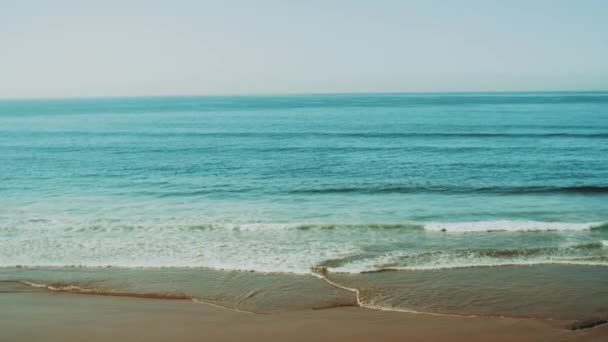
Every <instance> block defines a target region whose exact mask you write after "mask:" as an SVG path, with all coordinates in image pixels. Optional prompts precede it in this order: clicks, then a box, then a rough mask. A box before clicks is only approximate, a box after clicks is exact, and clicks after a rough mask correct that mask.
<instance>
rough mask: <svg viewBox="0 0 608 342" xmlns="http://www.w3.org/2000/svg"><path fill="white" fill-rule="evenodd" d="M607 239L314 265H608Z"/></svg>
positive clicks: (363, 269)
mask: <svg viewBox="0 0 608 342" xmlns="http://www.w3.org/2000/svg"><path fill="white" fill-rule="evenodd" d="M606 247H607V244H606V241H593V242H587V243H580V244H574V245H568V246H562V247H535V248H512V249H499V248H470V249H455V250H445V251H429V252H419V253H403V252H393V253H389V254H385V255H380V256H378V255H370V254H359V255H350V256H346V257H343V258H337V259H329V260H326V261H324V262H321V263H319V264H318V265H316V266H315V267H313V269H312V271H314V270H315V269H316V268H321V269H325V270H328V271H331V272H338V273H369V272H385V271H398V270H408V271H416V270H438V269H455V268H472V267H498V266H526V265H539V264H572V265H601V266H606V265H608V249H607V248H606Z"/></svg>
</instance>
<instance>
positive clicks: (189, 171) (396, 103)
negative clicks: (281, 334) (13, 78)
mask: <svg viewBox="0 0 608 342" xmlns="http://www.w3.org/2000/svg"><path fill="white" fill-rule="evenodd" d="M18 266H19V267H18ZM75 266H77V267H75ZM107 266H110V267H109V268H108V267H107ZM0 267H2V271H0V279H4V280H6V281H9V280H10V281H17V280H19V281H26V280H27V281H28V282H33V281H34V280H36V281H37V282H36V284H39V283H41V282H42V283H43V282H44V281H45V280H53V281H62V282H64V283H66V282H68V281H69V280H72V281H76V280H78V281H81V280H82V279H86V281H88V282H89V283H87V284H89V285H90V282H97V285H95V286H102V285H103V286H106V287H110V285H108V284H113V285H112V286H113V288H114V287H118V288H119V287H121V286H122V287H124V288H126V289H132V290H133V291H135V289H138V290H141V289H140V287H141V286H142V285H141V284H142V283H146V284H153V286H152V285H150V286H152V287H153V290H154V291H155V292H163V293H164V292H167V291H169V290H171V291H172V290H173V289H174V288H175V286H176V285H175V284H183V283H188V284H189V285H187V286H186V285H184V286H183V287H180V288H179V291H181V292H184V291H186V290H187V291H189V293H196V294H197V296H199V297H197V298H203V297H205V296H206V297H205V298H206V300H208V301H211V302H214V303H216V304H218V303H219V304H218V305H220V304H221V303H223V302H222V301H226V300H228V301H230V299H229V298H233V297H234V298H233V302H231V303H234V302H237V303H241V302H243V301H244V299H247V300H248V302H249V303H253V302H254V300H257V301H260V303H258V306H257V308H258V309H257V311H264V312H266V311H268V312H273V311H274V310H275V309H276V308H278V307H281V308H283V306H281V305H287V304H289V305H295V307H294V308H304V307H307V306H306V305H305V304H301V305H300V304H297V303H300V302H302V303H304V302H306V300H304V299H302V298H304V297H306V296H304V294H302V293H304V292H300V294H301V295H300V296H299V297H298V298H299V299H298V300H300V302H299V301H298V300H295V299H293V297H291V298H292V299H285V298H287V297H289V296H287V295H286V297H281V296H279V297H280V298H281V299H277V300H273V299H272V298H274V297H272V296H278V295H277V293H280V291H288V290H286V289H287V288H290V287H289V286H287V285H286V286H283V287H281V286H279V285H277V284H283V283H282V282H283V281H284V282H286V283H288V282H289V281H287V280H282V279H284V278H290V279H292V280H291V281H295V282H304V283H305V284H304V285H301V286H300V287H299V288H300V289H303V288H306V289H308V291H309V292H310V291H312V290H310V289H315V288H316V287H315V286H317V287H322V286H325V287H327V289H325V290H327V291H329V292H327V291H326V292H323V291H325V290H322V289H320V288H319V289H318V291H317V290H314V291H312V292H311V293H310V295H308V297H311V298H312V297H315V296H316V297H317V298H316V299H314V300H321V299H319V298H321V297H323V298H325V299H322V301H323V303H324V304H323V305H331V303H332V300H333V301H334V302H333V303H334V304H335V305H342V304H343V303H342V301H344V300H345V299H335V298H334V297H332V298H334V299H327V298H329V297H331V296H333V295H332V293H334V292H335V291H338V290H340V291H342V290H344V291H346V292H345V293H346V294H353V293H355V294H356V298H355V300H356V301H357V302H358V304H359V305H361V306H367V307H370V308H382V309H394V310H397V311H399V310H403V311H408V310H410V311H422V312H433V313H446V314H467V315H510V316H530V317H559V318H579V317H582V316H587V315H589V314H596V313H602V314H605V313H608V93H604V92H587V93H463V94H460V93H454V94H449V93H442V94H340V95H277V96H270V95H268V96H209V97H147V98H146V97H142V98H104V99H102V98H99V99H52V100H50V99H49V100H44V99H40V100H1V101H0ZM112 269H114V271H111V270H112ZM154 270H156V271H154ZM242 271H254V273H251V272H242ZM150 272H156V273H152V274H162V276H161V278H162V279H160V278H157V279H156V280H155V281H149V279H148V278H146V277H152V275H150V274H151V273H150ZM202 274H205V276H203V275H202ZM311 275H312V276H311ZM138 277H141V278H142V279H148V280H146V281H144V280H142V282H140V283H138V284H139V285H137V286H135V285H133V284H134V283H135V281H134V280H133V279H139V278H138ZM115 278H116V279H122V280H115ZM199 278H200V279H199ZM202 278H204V279H202ZM245 278H246V280H243V279H245ZM258 278H259V279H260V280H256V279H258ZM74 279H76V280H74ZM79 279H80V280H79ZM112 279H114V280H112ZM125 279H129V281H126V280H125ZM159 279H160V280H159ZM163 279H164V280H163ZM180 279H181V280H180ZM205 279H206V280H205ZM218 279H220V280H218ZM251 279H254V280H251ZM263 279H266V280H263ZM268 279H272V281H269V280H268ZM293 279H297V280H293ZM303 279H304V280H303ZM163 281H164V284H172V285H171V286H170V288H169V287H167V288H164V289H163V288H162V286H161V285H159V284H160V283H163ZM99 282H101V283H99ZM231 282H232V283H231ZM234 282H236V283H237V284H238V286H236V285H235V287H230V286H226V284H229V283H230V284H234ZM203 283H205V284H215V285H213V286H215V287H213V286H211V285H209V286H207V285H205V286H202V285H200V284H203ZM311 283H314V285H311ZM45 284H48V282H47V283H45ZM66 284H67V283H66ZM99 284H102V285H99ZM197 284H198V285H200V286H198V287H197ZM252 284H253V285H252ZM264 284H265V285H264ZM70 286H74V285H70ZM91 286H93V285H91ZM103 286H102V287H103ZM332 286H333V287H332ZM211 287H213V291H212V290H210V289H211ZM296 287H297V286H296ZM234 288H238V289H239V290H234ZM270 288H277V290H276V291H279V292H272V291H270V290H269V289H270ZM222 289H224V290H225V293H221V290H222ZM231 289H232V290H234V291H235V293H236V294H230V293H229V292H230V291H232V290H231ZM150 291H151V290H150ZM214 291H215V292H214ZM218 291H219V292H218ZM289 291H292V289H291V288H290V289H289ZM315 291H316V292H315ZM332 291H334V292H332ZM263 292H265V293H267V294H268V296H271V297H268V296H267V297H264V296H262V295H261V293H263ZM271 292H272V293H273V294H272V295H270V293H271ZM351 292H352V293H351ZM209 293H213V295H211V294H209ZM250 293H251V294H250ZM321 293H324V294H323V295H321ZM345 293H342V294H341V295H336V294H335V293H334V295H336V296H338V297H339V298H342V297H344V296H346V294H345ZM245 295H248V296H249V297H247V298H245V297H244V296H245ZM231 296H232V297H231ZM328 296H329V297H328ZM308 297H306V298H308ZM226 298H228V299H226ZM264 298H266V299H264ZM268 298H271V299H268ZM532 298H533V299H534V300H532ZM517 299H519V301H517ZM314 300H313V301H314ZM346 301H347V302H348V300H346ZM268 302H272V303H274V304H272V305H270V304H268ZM279 302H281V303H283V304H281V305H279V304H277V303H279ZM286 303H287V304H286ZM294 303H296V304H297V305H296V304H294ZM328 303H329V304H328ZM355 304H357V303H355ZM231 305H232V304H227V306H231ZM248 305H251V308H249V309H250V311H256V306H255V305H254V304H248ZM315 305H317V304H315ZM312 306H314V305H312ZM277 310H278V309H277Z"/></svg>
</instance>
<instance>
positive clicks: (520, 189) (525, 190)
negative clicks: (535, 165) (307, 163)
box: [290, 185, 608, 194]
mask: <svg viewBox="0 0 608 342" xmlns="http://www.w3.org/2000/svg"><path fill="white" fill-rule="evenodd" d="M433 192H435V193H472V194H475V193H488V194H535V193H537V194H543V193H545V194H551V193H572V194H576V193H580V194H608V186H606V185H579V186H513V187H506V186H505V187H501V186H494V187H453V186H400V185H395V186H393V185H386V186H382V185H380V186H377V185H371V186H361V187H327V188H313V189H297V190H292V191H290V193H293V194H339V193H362V194H388V193H433Z"/></svg>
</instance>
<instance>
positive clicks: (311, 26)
mask: <svg viewBox="0 0 608 342" xmlns="http://www.w3.org/2000/svg"><path fill="white" fill-rule="evenodd" d="M535 90H541V91H552V90H608V1H604V0H596V1H594V0H580V1H575V0H572V1H560V0H554V1H546V0H536V1H529V0H525V1H519V0H508V1H507V0H505V1H492V0H485V1H481V0H480V1H472V0H471V1H467V0H459V1H450V0H444V1H433V0H430V1H429V0H426V1H382V0H377V1H371V0H369V1H357V0H350V1H331V0H325V1H315V0H307V1H304V0H302V1H296V0H284V1H265V0H257V1H253V0H251V1H231V0H225V1H180V0H177V1H153V0H152V1H128V0H123V1H116V0H103V1H84V0H81V1H62V0H55V1H42V0H41V1H30V0H12V1H9V0H0V98H23V97H25V98H27V97H89V96H153V95H206V94H257V93H270V94H276V93H326V92H330V93H333V92H339V93H341V92H435V91H535Z"/></svg>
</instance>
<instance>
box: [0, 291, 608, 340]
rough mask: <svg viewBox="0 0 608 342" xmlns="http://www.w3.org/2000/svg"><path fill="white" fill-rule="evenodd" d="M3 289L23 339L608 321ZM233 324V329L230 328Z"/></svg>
mask: <svg viewBox="0 0 608 342" xmlns="http://www.w3.org/2000/svg"><path fill="white" fill-rule="evenodd" d="M13 290H14V291H1V292H0V304H1V305H2V308H3V309H4V310H1V311H0V339H3V340H24V341H25V340H27V341H50V342H53V341H65V340H84V339H86V340H89V341H107V340H110V339H112V340H116V341H123V340H132V339H139V340H146V341H166V340H172V341H199V340H201V339H205V340H213V341H237V340H248V341H268V340H291V341H310V340H314V341H346V340H348V341H351V342H356V341H372V340H383V341H403V340H404V339H411V340H416V341H448V340H449V341H487V340H490V339H492V340H495V341H513V340H517V341H600V340H601V339H603V338H605V337H606V336H608V325H606V324H604V325H600V326H596V327H593V328H589V329H582V330H574V331H572V330H569V329H568V328H567V327H568V325H570V324H572V322H571V321H564V320H553V321H548V320H533V319H519V318H490V317H475V318H465V317H445V316H441V317H440V316H428V315H420V314H412V313H402V312H386V311H378V310H370V309H365V308H360V307H341V308H331V309H324V310H300V311H293V312H285V313H278V314H266V315H265V314H247V313H242V312H237V311H235V310H231V309H228V310H227V309H223V308H219V307H216V306H212V305H206V304H202V305H196V304H195V303H193V302H192V301H187V300H162V299H153V298H147V299H143V298H119V297H111V296H103V297H102V296H94V295H88V296H83V295H76V294H68V293H59V292H49V291H37V290H35V289H34V290H30V291H28V290H26V289H23V288H22V289H21V291H17V289H13ZM231 327H235V328H231Z"/></svg>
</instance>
